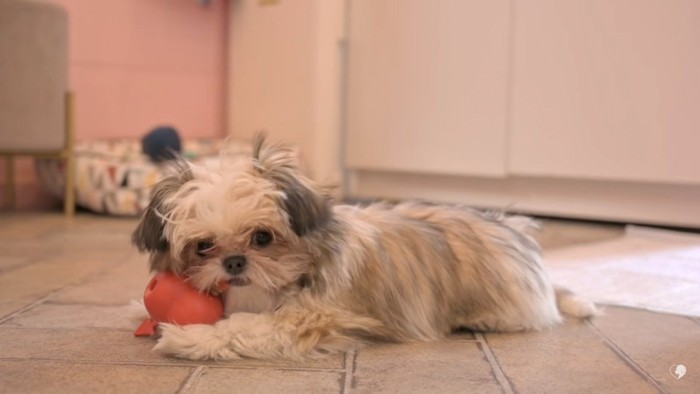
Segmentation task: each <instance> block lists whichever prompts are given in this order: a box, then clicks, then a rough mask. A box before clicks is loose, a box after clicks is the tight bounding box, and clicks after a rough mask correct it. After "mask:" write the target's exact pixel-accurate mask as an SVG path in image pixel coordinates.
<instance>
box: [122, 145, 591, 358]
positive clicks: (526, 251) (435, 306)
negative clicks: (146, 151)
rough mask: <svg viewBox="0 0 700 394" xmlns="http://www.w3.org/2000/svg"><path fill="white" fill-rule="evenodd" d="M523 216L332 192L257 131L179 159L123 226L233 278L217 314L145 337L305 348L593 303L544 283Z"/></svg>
mask: <svg viewBox="0 0 700 394" xmlns="http://www.w3.org/2000/svg"><path fill="white" fill-rule="evenodd" d="M533 227H534V225H533V222H532V221H531V220H530V219H528V218H525V217H521V216H505V215H502V214H490V213H483V212H479V211H476V210H472V209H469V208H466V207H460V206H443V205H434V204H426V203H402V204H398V205H389V204H375V205H370V206H368V207H365V208H360V207H355V206H347V205H333V204H331V203H330V201H329V199H328V198H327V197H326V196H324V194H323V192H322V191H321V190H320V189H319V188H318V187H317V186H316V185H315V184H314V183H313V182H312V181H311V180H309V179H308V178H306V177H305V176H304V175H302V174H301V173H300V172H299V170H298V167H297V165H296V160H295V157H294V155H293V154H292V153H291V151H290V150H289V149H286V148H285V147H283V146H280V145H273V146H268V145H266V144H265V143H264V138H262V137H259V138H258V139H257V140H256V142H255V144H254V147H253V154H252V156H249V157H244V158H240V157H238V158H235V157H232V158H227V157H226V156H225V155H224V156H222V161H221V168H220V169H217V170H208V169H204V168H200V167H197V166H194V165H192V164H187V163H184V162H181V163H180V165H179V166H178V171H177V173H176V174H175V175H173V176H170V177H168V178H166V179H164V180H163V181H161V182H160V183H159V184H158V185H157V186H156V187H155V189H154V192H153V195H152V201H151V203H150V206H149V207H148V209H147V211H146V212H145V213H144V215H143V217H142V218H141V222H140V223H139V225H138V228H137V229H136V231H135V232H134V238H133V239H134V243H135V244H136V246H137V247H138V248H139V249H140V250H141V251H148V252H150V254H151V257H150V264H151V269H152V270H153V271H163V270H169V271H173V272H175V273H180V274H186V275H187V276H189V278H190V281H191V282H192V283H193V284H194V285H195V286H196V287H197V288H199V289H201V290H202V291H210V292H216V291H217V288H218V286H219V284H220V283H221V282H222V281H227V282H229V283H230V284H231V286H230V288H229V290H228V291H227V294H226V295H225V297H226V298H225V299H226V312H227V315H228V318H226V319H224V320H222V321H220V322H218V323H216V324H215V325H190V326H185V327H179V326H176V325H167V324H166V325H162V335H161V337H160V339H159V341H158V344H157V345H156V349H157V350H158V351H160V352H162V353H164V354H169V355H174V356H177V357H182V358H189V359H235V358H240V357H253V358H275V357H285V358H303V357H314V356H319V355H323V354H328V353H332V352H338V351H345V350H348V349H350V348H352V347H353V346H356V345H358V344H362V343H368V342H372V341H399V342H400V341H416V340H418V341H429V340H436V339H440V338H443V337H445V336H446V335H448V334H449V333H450V332H451V331H452V330H454V329H456V328H460V327H463V328H470V329H474V330H495V331H517V330H530V329H534V330H539V329H544V328H548V327H552V326H554V325H556V324H558V323H560V322H561V321H562V317H561V315H560V312H563V313H566V314H570V315H573V316H576V317H580V318H586V317H590V316H593V315H594V314H595V313H596V308H595V306H594V305H593V304H592V303H590V302H588V301H586V300H583V299H581V298H579V297H577V296H575V295H574V294H572V293H570V292H567V291H565V290H555V289H554V287H553V286H552V284H551V283H550V281H549V279H548V277H547V274H546V272H545V270H544V268H543V265H542V259H541V255H540V249H539V247H538V245H537V244H536V242H535V241H534V240H533V239H532V238H531V237H530V235H528V232H529V231H530V230H531V229H532V228H533Z"/></svg>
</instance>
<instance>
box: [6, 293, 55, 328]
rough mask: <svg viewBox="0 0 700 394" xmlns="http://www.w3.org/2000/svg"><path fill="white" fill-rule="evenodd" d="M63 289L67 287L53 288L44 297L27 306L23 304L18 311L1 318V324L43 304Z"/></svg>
mask: <svg viewBox="0 0 700 394" xmlns="http://www.w3.org/2000/svg"><path fill="white" fill-rule="evenodd" d="M63 289H65V287H61V288H59V289H55V290H52V291H50V292H49V293H47V294H46V295H45V296H43V297H41V298H39V299H38V300H36V301H34V302H32V303H30V304H29V305H25V306H23V307H21V308H19V309H17V310H16V311H14V312H12V313H10V314H9V315H6V316H5V317H3V318H0V324H4V323H6V322H7V321H9V320H12V319H14V318H15V317H17V316H19V315H21V314H22V313H24V312H27V311H28V310H30V309H33V308H35V307H37V306H38V305H40V304H43V303H44V302H45V301H46V300H48V299H49V298H51V297H53V296H54V295H56V294H58V293H59V292H61V291H62V290H63Z"/></svg>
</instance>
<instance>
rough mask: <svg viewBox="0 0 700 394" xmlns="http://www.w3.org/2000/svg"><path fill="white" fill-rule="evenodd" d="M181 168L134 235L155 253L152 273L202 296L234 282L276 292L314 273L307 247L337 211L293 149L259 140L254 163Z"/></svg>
mask: <svg viewBox="0 0 700 394" xmlns="http://www.w3.org/2000/svg"><path fill="white" fill-rule="evenodd" d="M177 168H178V171H177V174H176V175H173V176H170V177H168V178H165V179H164V180H162V181H161V182H160V183H158V185H156V186H155V188H154V191H153V193H152V199H151V202H150V205H149V207H148V208H147V210H146V211H145V212H144V214H143V216H142V217H141V221H140V223H139V225H138V227H137V229H136V231H135V232H134V235H133V241H134V244H135V245H136V246H137V247H138V248H139V250H141V251H147V252H150V253H151V270H153V271H166V270H167V271H172V272H175V273H178V274H184V275H187V276H189V278H190V281H191V283H193V284H194V285H195V286H196V287H198V288H199V289H201V290H215V289H216V288H217V287H218V286H219V285H220V284H221V282H228V283H230V284H231V285H233V286H247V285H251V284H253V285H256V286H258V287H261V288H263V289H266V290H268V291H270V292H277V291H279V290H280V289H282V288H284V287H286V286H288V285H290V284H294V283H297V282H299V281H300V280H301V279H302V278H304V277H305V275H306V274H308V273H309V271H310V270H311V269H312V267H311V263H312V257H311V256H310V252H309V247H308V244H307V243H306V242H304V241H305V240H306V237H307V236H309V235H310V234H312V233H314V232H316V231H319V230H322V229H323V228H324V226H326V225H327V224H328V222H329V221H330V219H331V209H330V206H329V201H328V199H327V198H326V196H324V194H323V193H322V192H321V191H320V190H319V189H318V188H317V187H316V186H315V184H314V183H313V182H311V181H310V180H309V179H308V178H306V177H305V176H303V175H302V174H301V173H300V171H299V169H298V166H297V164H296V158H295V155H294V154H293V153H292V151H291V150H289V149H287V148H285V147H283V146H281V145H273V146H267V145H266V144H265V143H264V137H263V136H258V137H257V138H256V141H255V143H254V146H253V154H252V156H250V157H227V156H226V155H223V156H222V159H221V164H220V168H219V169H217V170H209V169H204V168H201V167H198V166H194V165H192V164H187V163H184V162H180V164H179V165H178V166H177Z"/></svg>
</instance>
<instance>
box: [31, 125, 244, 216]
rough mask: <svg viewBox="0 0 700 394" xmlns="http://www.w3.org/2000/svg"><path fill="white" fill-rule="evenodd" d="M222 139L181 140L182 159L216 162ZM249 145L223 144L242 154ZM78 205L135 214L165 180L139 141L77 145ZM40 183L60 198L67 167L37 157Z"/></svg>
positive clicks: (138, 212) (160, 170)
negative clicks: (153, 190)
mask: <svg viewBox="0 0 700 394" xmlns="http://www.w3.org/2000/svg"><path fill="white" fill-rule="evenodd" d="M222 146H223V140H218V139H199V140H188V141H184V147H183V156H184V157H185V158H187V159H188V160H191V161H193V162H200V163H209V164H211V162H213V161H214V162H215V161H218V155H219V151H220V150H221V147H222ZM247 150H249V149H248V145H247V144H237V143H235V142H230V143H227V151H231V152H232V153H234V154H237V153H244V152H246V151H247ZM75 167H76V168H75V170H76V186H75V187H76V201H77V203H78V205H80V206H82V207H84V208H87V209H89V210H91V211H94V212H99V213H106V214H110V215H118V216H135V215H138V214H140V213H141V211H142V210H143V209H144V208H145V207H146V206H147V205H148V201H149V195H150V192H151V188H152V187H153V185H155V184H156V183H157V182H158V181H159V180H160V179H161V178H162V176H163V174H164V170H165V167H164V165H163V164H155V163H153V162H152V161H150V160H149V159H148V157H147V156H146V155H144V154H142V153H141V141H138V140H111V141H91V142H83V143H79V144H77V146H76V147H75ZM36 168H37V172H38V175H39V179H40V180H41V182H42V184H44V186H45V187H46V188H47V189H48V190H49V191H50V192H51V193H52V194H54V195H55V196H57V197H59V198H61V197H63V189H64V185H65V165H64V162H63V161H62V160H58V159H38V160H37V165H36Z"/></svg>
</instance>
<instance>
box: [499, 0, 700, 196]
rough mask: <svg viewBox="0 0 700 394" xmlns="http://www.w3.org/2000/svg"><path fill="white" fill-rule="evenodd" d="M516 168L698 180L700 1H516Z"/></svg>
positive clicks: (529, 171)
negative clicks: (699, 41)
mask: <svg viewBox="0 0 700 394" xmlns="http://www.w3.org/2000/svg"><path fill="white" fill-rule="evenodd" d="M514 6H515V15H516V17H515V41H514V48H515V55H514V77H513V112H512V134H511V139H510V152H511V155H510V162H509V172H510V173H513V174H516V175H536V176H562V177H582V178H595V179H612V180H634V181H650V182H676V183H685V182H696V183H697V182H700V164H698V159H697V157H698V153H697V151H698V147H700V71H698V70H700V45H699V44H698V39H699V38H700V24H698V21H699V20H700V2H698V1H695V0H675V1H664V0H616V1H609V0H578V1H575V0H569V1H561V0H540V1H536V2H535V1H531V2H517V1H516V2H514Z"/></svg>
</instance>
